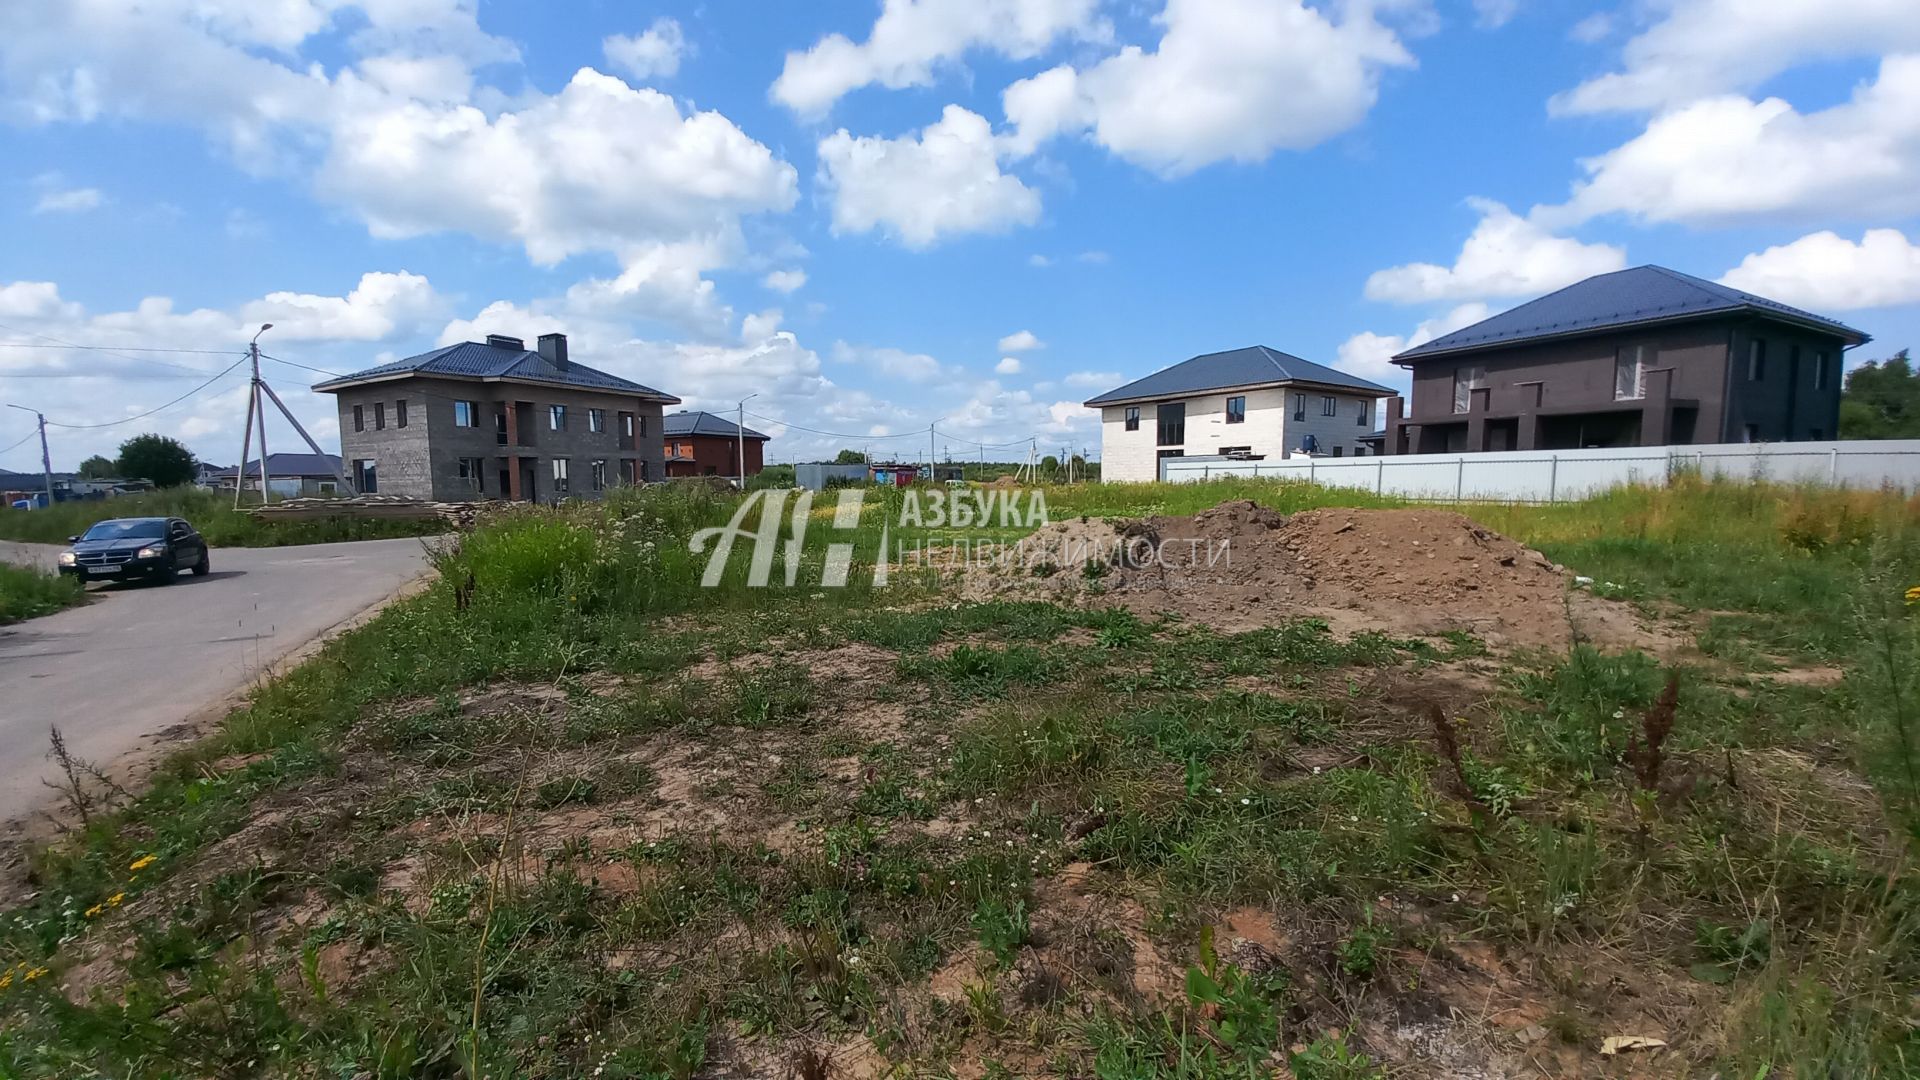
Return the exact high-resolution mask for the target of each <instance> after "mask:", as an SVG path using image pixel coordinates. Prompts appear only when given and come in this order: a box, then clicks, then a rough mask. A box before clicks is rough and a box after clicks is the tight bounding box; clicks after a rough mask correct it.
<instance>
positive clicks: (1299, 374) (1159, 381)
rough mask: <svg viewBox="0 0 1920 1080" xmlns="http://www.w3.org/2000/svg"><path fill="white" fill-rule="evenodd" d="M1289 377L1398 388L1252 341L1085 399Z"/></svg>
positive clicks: (1200, 390) (1377, 390)
mask: <svg viewBox="0 0 1920 1080" xmlns="http://www.w3.org/2000/svg"><path fill="white" fill-rule="evenodd" d="M1290 382H1300V383H1312V384H1314V385H1316V386H1337V387H1341V388H1344V389H1348V390H1360V391H1364V392H1366V393H1369V394H1378V395H1380V396H1381V397H1385V396H1387V395H1389V394H1392V393H1393V391H1392V390H1389V389H1387V388H1386V387H1384V386H1381V385H1380V384H1378V383H1371V382H1368V381H1367V380H1365V379H1362V378H1359V377H1357V376H1354V375H1349V374H1347V373H1346V372H1344V371H1335V370H1334V369H1333V368H1330V367H1327V366H1326V365H1324V364H1316V363H1314V362H1313V361H1311V360H1302V359H1300V358H1299V357H1297V356H1289V355H1288V354H1286V353H1283V352H1280V351H1278V350H1276V349H1269V348H1267V347H1266V346H1265V345H1252V346H1249V347H1247V348H1244V349H1230V350H1228V351H1226V352H1217V353H1207V354H1206V355H1204V356H1196V357H1194V358H1193V359H1191V360H1185V361H1182V362H1180V363H1178V364H1175V365H1173V366H1172V367H1170V368H1163V369H1162V370H1160V371H1156V372H1154V373H1153V374H1151V375H1149V376H1147V377H1146V378H1144V379H1135V380H1134V381H1132V382H1130V383H1128V384H1127V385H1125V386H1122V387H1119V388H1118V389H1115V390H1109V391H1107V392H1106V393H1104V394H1101V395H1100V396H1099V397H1096V398H1090V399H1088V400H1087V402H1086V403H1087V404H1088V405H1089V406H1093V405H1108V404H1112V403H1114V402H1119V401H1132V400H1134V399H1136V398H1164V397H1186V396H1190V395H1193V394H1204V393H1206V392H1207V391H1209V390H1224V389H1227V388H1228V387H1234V386H1263V385H1269V384H1273V383H1290Z"/></svg>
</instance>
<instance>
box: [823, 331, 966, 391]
mask: <svg viewBox="0 0 1920 1080" xmlns="http://www.w3.org/2000/svg"><path fill="white" fill-rule="evenodd" d="M833 358H834V360H835V361H836V362H838V363H842V364H858V365H860V366H861V367H864V368H866V369H868V370H869V371H873V372H875V373H877V374H879V375H883V376H885V377H887V378H889V379H905V380H907V381H908V382H919V383H925V382H932V381H933V380H935V379H938V378H940V376H941V374H942V372H943V371H944V370H945V369H944V368H943V367H942V366H941V364H940V361H938V360H936V359H934V358H933V357H931V356H928V355H927V354H925V353H912V352H907V351H906V350H904V349H893V348H886V347H879V346H872V345H850V344H848V343H846V342H844V341H836V342H834V343H833Z"/></svg>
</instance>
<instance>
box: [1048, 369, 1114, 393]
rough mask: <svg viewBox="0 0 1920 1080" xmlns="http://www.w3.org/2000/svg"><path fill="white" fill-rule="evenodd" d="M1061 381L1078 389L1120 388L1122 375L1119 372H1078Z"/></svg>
mask: <svg viewBox="0 0 1920 1080" xmlns="http://www.w3.org/2000/svg"><path fill="white" fill-rule="evenodd" d="M1060 381H1061V382H1063V383H1066V384H1067V385H1068V386H1071V387H1074V388H1076V389H1080V390H1092V389H1094V388H1096V387H1103V386H1105V387H1112V386H1119V385H1120V382H1121V375H1120V373H1119V372H1117V371H1076V372H1073V373H1071V374H1069V375H1068V376H1067V377H1066V378H1064V379H1062V380H1060Z"/></svg>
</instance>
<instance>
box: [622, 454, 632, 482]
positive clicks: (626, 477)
mask: <svg viewBox="0 0 1920 1080" xmlns="http://www.w3.org/2000/svg"><path fill="white" fill-rule="evenodd" d="M633 477H634V472H633V459H632V458H621V459H620V482H621V483H623V484H631V483H633Z"/></svg>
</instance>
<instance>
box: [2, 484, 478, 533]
mask: <svg viewBox="0 0 1920 1080" xmlns="http://www.w3.org/2000/svg"><path fill="white" fill-rule="evenodd" d="M115 517H183V518H186V519H187V520H188V521H191V522H193V525H194V528H197V529H199V530H200V533H201V535H203V536H205V537H206V538H207V542H208V543H210V544H212V545H214V546H215V547H280V546H282V545H286V544H326V543H332V542H334V541H337V540H377V539H380V538H382V537H388V536H428V535H432V534H434V533H437V532H440V531H442V530H443V529H444V528H445V526H444V525H443V524H442V523H441V522H439V521H437V520H436V521H377V520H376V521H369V520H362V519H356V518H348V517H339V518H325V519H320V520H314V521H270V522H263V521H255V520H254V519H253V518H251V517H249V516H248V515H246V514H245V513H241V512H238V511H235V510H234V508H233V495H232V493H228V494H226V495H221V494H219V493H218V492H212V491H205V490H202V489H200V488H167V489H165V490H162V491H150V492H145V493H142V494H139V495H122V496H119V497H118V498H113V499H101V500H98V501H89V502H63V503H55V504H54V505H53V507H52V508H51V509H47V510H10V509H9V510H0V540H20V541H25V542H27V543H36V544H64V543H66V542H67V537H69V536H78V535H80V534H81V533H84V532H86V531H87V529H88V528H89V527H91V526H92V525H93V524H94V522H97V521H104V520H106V519H107V518H115Z"/></svg>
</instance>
